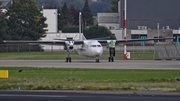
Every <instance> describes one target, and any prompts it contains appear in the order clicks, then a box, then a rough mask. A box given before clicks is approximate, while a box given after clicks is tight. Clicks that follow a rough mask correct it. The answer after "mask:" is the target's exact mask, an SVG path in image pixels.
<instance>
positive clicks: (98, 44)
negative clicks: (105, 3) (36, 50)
mask: <svg viewBox="0 0 180 101" xmlns="http://www.w3.org/2000/svg"><path fill="white" fill-rule="evenodd" d="M165 39H174V38H172V37H170V38H147V39H122V40H95V39H91V40H73V39H66V40H61V39H54V40H47V41H46V40H4V43H32V44H33V43H34V44H46V45H52V44H53V45H63V46H64V50H67V54H68V56H67V57H66V60H65V61H66V62H72V59H71V57H70V50H73V49H74V45H78V47H77V49H75V50H76V51H77V53H78V54H79V55H81V56H85V57H90V58H95V62H97V63H98V62H100V61H99V58H100V57H101V55H102V54H103V47H102V44H111V45H109V46H110V47H109V48H114V47H115V45H116V44H119V43H122V44H124V43H128V42H139V41H152V40H165ZM113 54H114V53H113ZM109 62H114V57H113V55H110V57H109Z"/></svg>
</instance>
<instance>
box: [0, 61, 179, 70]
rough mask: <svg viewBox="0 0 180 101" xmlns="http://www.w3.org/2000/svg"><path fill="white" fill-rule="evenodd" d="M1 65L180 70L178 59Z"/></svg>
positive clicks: (5, 62) (0, 62)
mask: <svg viewBox="0 0 180 101" xmlns="http://www.w3.org/2000/svg"><path fill="white" fill-rule="evenodd" d="M0 66H26V67H27V66H28V67H42V68H43V67H49V68H52V67H53V68H99V69H177V70H180V61H178V60H115V62H108V61H107V60H100V63H96V62H95V61H94V60H72V62H71V63H66V62H65V61H64V60H0Z"/></svg>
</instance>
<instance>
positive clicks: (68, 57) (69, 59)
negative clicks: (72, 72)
mask: <svg viewBox="0 0 180 101" xmlns="http://www.w3.org/2000/svg"><path fill="white" fill-rule="evenodd" d="M67 52H68V56H67V58H66V62H71V57H70V52H69V50H67Z"/></svg>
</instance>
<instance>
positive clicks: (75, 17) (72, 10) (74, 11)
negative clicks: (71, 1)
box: [69, 5, 80, 26]
mask: <svg viewBox="0 0 180 101" xmlns="http://www.w3.org/2000/svg"><path fill="white" fill-rule="evenodd" d="M69 10H70V14H71V16H72V17H73V25H75V26H78V25H79V12H80V10H78V9H76V8H75V7H74V5H70V8H69Z"/></svg>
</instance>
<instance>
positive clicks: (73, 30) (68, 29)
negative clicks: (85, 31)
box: [62, 25, 79, 33]
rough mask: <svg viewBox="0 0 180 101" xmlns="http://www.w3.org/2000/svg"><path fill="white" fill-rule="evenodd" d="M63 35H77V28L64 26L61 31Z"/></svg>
mask: <svg viewBox="0 0 180 101" xmlns="http://www.w3.org/2000/svg"><path fill="white" fill-rule="evenodd" d="M62 32H63V33H79V27H78V26H73V25H67V26H64V27H63V29H62Z"/></svg>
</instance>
